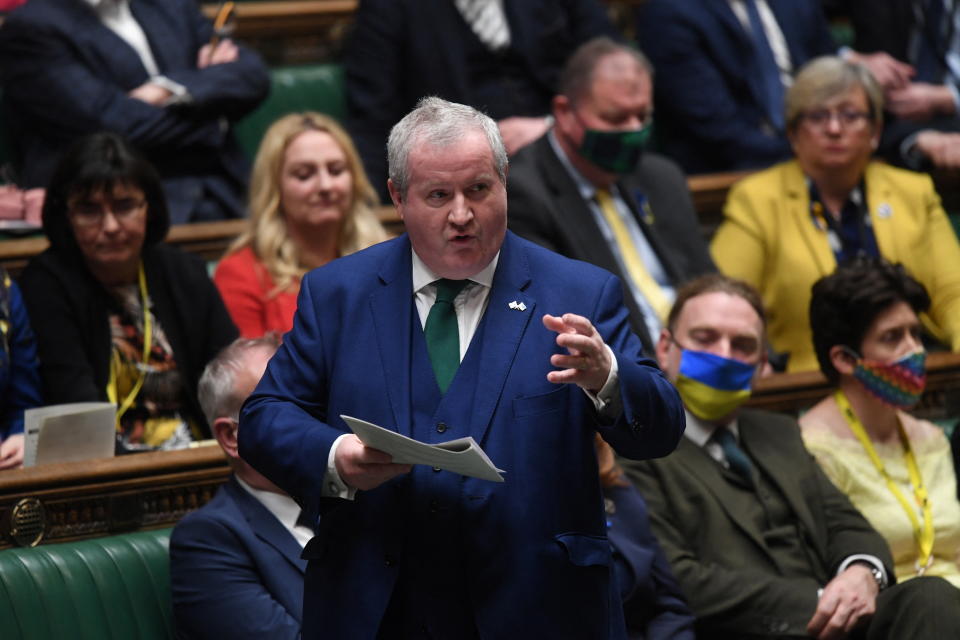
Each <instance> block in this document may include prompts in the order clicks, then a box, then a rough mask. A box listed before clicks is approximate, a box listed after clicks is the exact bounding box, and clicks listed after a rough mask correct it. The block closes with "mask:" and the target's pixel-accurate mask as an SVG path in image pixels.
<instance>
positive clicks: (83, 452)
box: [23, 402, 117, 467]
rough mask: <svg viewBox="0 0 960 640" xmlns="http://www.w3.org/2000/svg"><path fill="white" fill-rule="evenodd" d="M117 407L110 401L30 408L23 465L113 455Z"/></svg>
mask: <svg viewBox="0 0 960 640" xmlns="http://www.w3.org/2000/svg"><path fill="white" fill-rule="evenodd" d="M116 419H117V408H116V406H114V405H113V404H111V403H109V402H74V403H71V404H55V405H50V406H49V407H38V408H36V409H27V410H26V411H25V412H24V415H23V422H24V429H23V431H24V446H23V466H25V467H32V466H35V465H41V464H50V463H51V462H75V461H78V460H90V459H93V458H112V457H113V455H114V450H115V441H116V435H115V434H116V430H117V427H116Z"/></svg>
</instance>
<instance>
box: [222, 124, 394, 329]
mask: <svg viewBox="0 0 960 640" xmlns="http://www.w3.org/2000/svg"><path fill="white" fill-rule="evenodd" d="M377 202H378V201H377V196H376V193H375V192H374V190H373V187H372V186H371V185H370V181H369V180H368V179H367V176H366V174H365V173H364V171H363V167H362V165H361V163H360V158H359V156H358V155H357V151H356V149H355V148H354V145H353V142H352V141H351V140H350V137H349V136H348V135H347V133H346V132H345V131H344V130H343V128H342V127H340V125H339V124H337V123H336V121H334V120H333V119H331V118H329V117H327V116H325V115H322V114H319V113H314V112H306V113H296V114H290V115H287V116H284V117H283V118H280V119H279V120H277V121H276V122H274V123H273V124H272V125H271V126H270V128H269V129H268V130H267V133H266V134H265V135H264V138H263V141H262V142H261V143H260V148H259V150H258V151H257V158H256V160H255V161H254V165H253V174H252V176H251V179H250V225H249V227H248V228H247V230H246V231H244V232H243V234H241V235H240V237H239V238H237V240H236V242H234V244H233V246H231V247H230V249H229V250H228V251H227V255H226V256H225V257H224V258H223V259H222V260H221V261H220V264H219V265H217V270H216V273H215V274H214V282H216V284H217V287H218V288H219V289H220V293H221V295H222V296H223V300H224V302H225V303H226V305H227V309H228V310H229V312H230V315H231V317H232V318H233V321H234V322H235V323H236V325H237V328H238V329H239V330H240V334H241V335H242V336H243V337H247V338H254V337H259V336H262V335H263V334H265V333H267V332H269V331H275V332H278V333H285V332H287V331H289V330H290V328H291V327H292V326H293V313H294V311H295V310H296V307H297V292H298V291H299V290H300V278H301V277H302V276H303V274H305V273H306V272H307V271H309V270H310V269H313V268H316V267H320V266H322V265H324V264H326V263H328V262H330V261H331V260H334V259H336V258H339V257H340V256H343V255H347V254H350V253H353V252H355V251H359V250H360V249H363V248H365V247H368V246H370V245H372V244H376V243H377V242H380V241H381V240H385V239H386V238H387V233H386V231H385V230H384V229H383V227H382V226H381V224H380V221H379V220H378V218H377V215H376V211H375V207H376V206H377Z"/></svg>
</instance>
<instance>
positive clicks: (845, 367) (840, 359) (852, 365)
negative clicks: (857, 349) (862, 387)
mask: <svg viewBox="0 0 960 640" xmlns="http://www.w3.org/2000/svg"><path fill="white" fill-rule="evenodd" d="M830 364H832V365H833V368H834V369H836V370H837V373H839V374H841V375H845V376H852V375H853V370H854V369H856V368H857V359H856V358H855V357H854V356H853V354H852V353H850V351H849V350H848V349H847V348H846V347H842V346H840V345H837V344H835V345H833V346H832V347H830Z"/></svg>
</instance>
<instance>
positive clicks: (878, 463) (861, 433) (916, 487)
mask: <svg viewBox="0 0 960 640" xmlns="http://www.w3.org/2000/svg"><path fill="white" fill-rule="evenodd" d="M833 397H834V399H835V400H836V401H837V406H838V407H840V414H841V415H842V416H843V417H844V418H845V419H846V421H847V424H848V425H850V430H851V431H853V435H855V436H857V440H859V441H860V444H862V445H863V448H864V449H865V450H866V452H867V455H868V456H869V457H870V460H871V461H872V462H873V466H874V467H876V469H877V472H878V473H879V474H880V475H881V476H882V477H883V479H884V480H885V481H886V483H887V488H888V489H889V490H890V493H892V494H893V495H894V497H896V499H897V501H898V502H899V503H900V506H901V507H903V510H904V511H906V513H907V517H908V518H910V524H911V525H913V537H914V539H915V540H916V541H917V546H918V547H919V548H920V556H919V558H917V562H916V564H915V566H916V569H917V575H923V572H924V571H926V570H927V568H928V567H929V566H930V565H931V564H932V563H933V535H934V532H933V507H932V505H931V504H930V496H928V495H927V489H926V487H924V486H923V478H922V477H921V476H920V469H919V468H918V467H917V459H916V457H915V456H914V455H913V449H912V448H911V447H910V440H908V439H907V432H906V431H904V429H903V425H902V424H901V423H900V420H899V418H898V419H897V432H898V433H899V434H900V444H901V445H902V446H903V458H904V460H905V461H906V463H907V471H908V472H909V474H910V485H911V486H912V487H913V497H914V499H915V500H916V501H917V505H919V506H920V509H921V510H922V511H923V527H921V526H920V520H919V519H918V518H917V511H916V509H914V508H913V507H912V506H911V505H910V501H909V500H907V497H906V496H904V495H903V492H902V491H900V488H899V487H898V486H897V485H896V483H895V482H894V481H893V479H892V478H891V477H890V475H889V474H888V473H887V469H886V467H884V466H883V461H882V460H881V459H880V456H879V455H877V451H876V449H874V448H873V443H872V442H871V441H870V436H868V435H867V431H866V429H864V427H863V423H862V422H860V418H858V417H857V414H855V413H854V412H853V407H851V406H850V401H849V400H847V396H846V395H844V393H843V391H841V390H839V389H838V390H837V392H836V393H835V394H834V395H833Z"/></svg>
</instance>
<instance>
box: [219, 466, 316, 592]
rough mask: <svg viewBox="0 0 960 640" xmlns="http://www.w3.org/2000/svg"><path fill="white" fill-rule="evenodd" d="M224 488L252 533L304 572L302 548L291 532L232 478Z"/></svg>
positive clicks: (304, 563) (305, 564) (305, 567)
mask: <svg viewBox="0 0 960 640" xmlns="http://www.w3.org/2000/svg"><path fill="white" fill-rule="evenodd" d="M224 488H225V490H226V491H227V492H228V493H229V494H230V497H231V498H232V499H233V501H234V503H235V504H236V505H237V508H238V509H240V512H241V513H242V514H243V517H244V518H246V520H247V523H248V524H249V525H250V529H251V530H252V531H253V533H254V534H255V535H256V536H257V537H258V538H259V539H261V540H263V542H264V543H265V544H268V545H270V546H271V547H273V548H274V549H276V550H277V552H278V553H280V555H282V556H283V557H284V558H286V559H287V560H288V561H289V562H290V564H292V565H293V566H294V567H295V568H296V569H297V570H298V571H299V572H300V573H304V572H305V571H306V569H307V561H306V560H304V559H303V558H301V557H300V555H301V554H302V552H303V549H301V548H300V545H299V543H297V541H296V539H295V538H294V537H293V534H292V533H290V532H289V531H288V530H287V528H286V527H285V526H283V524H281V522H280V521H279V520H277V518H276V516H274V515H273V514H272V513H271V512H270V510H269V509H267V508H266V507H265V506H263V504H261V503H260V501H259V500H257V499H256V498H254V497H253V496H252V495H250V494H249V493H248V492H247V491H246V490H245V489H244V488H243V487H241V486H240V485H239V484H238V483H237V481H236V480H235V479H234V478H230V481H229V482H228V483H227V484H225V485H224Z"/></svg>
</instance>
